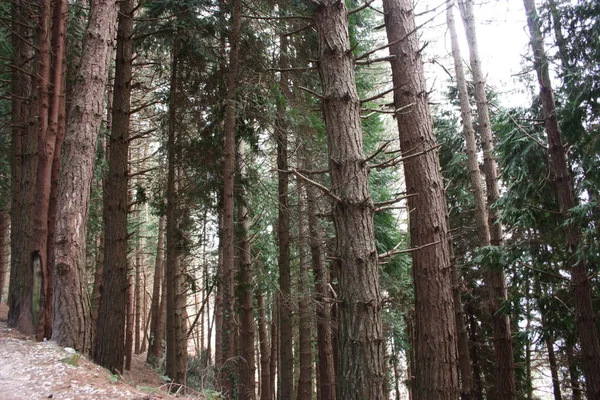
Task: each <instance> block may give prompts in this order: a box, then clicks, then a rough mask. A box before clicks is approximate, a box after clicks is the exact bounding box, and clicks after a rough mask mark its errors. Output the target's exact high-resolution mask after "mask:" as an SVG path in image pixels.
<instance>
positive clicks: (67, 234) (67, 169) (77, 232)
mask: <svg viewBox="0 0 600 400" xmlns="http://www.w3.org/2000/svg"><path fill="white" fill-rule="evenodd" d="M116 17H117V9H116V2H115V1H112V0H94V1H92V5H91V12H90V22H89V25H88V28H87V30H86V41H85V43H84V46H83V54H82V57H81V68H80V70H79V76H78V79H77V81H76V83H75V86H74V89H73V93H74V95H73V103H72V105H71V109H70V112H69V119H68V122H67V131H66V135H65V141H64V145H63V167H62V172H61V178H60V184H59V191H58V203H57V213H56V215H57V216H56V231H55V236H56V247H55V250H54V262H55V271H54V281H53V283H54V297H53V298H54V300H53V307H54V319H53V325H52V328H53V329H52V330H53V338H54V339H55V340H56V341H57V342H58V344H59V345H61V346H70V347H73V348H74V349H76V350H79V351H81V352H83V353H88V352H89V350H90V348H91V328H90V306H89V291H88V288H87V279H86V276H85V272H84V262H83V260H84V255H85V244H86V243H85V240H86V234H85V233H86V224H87V216H88V205H89V200H90V186H91V182H92V177H93V165H94V160H95V157H96V139H97V136H98V132H99V127H100V122H101V119H102V115H103V112H102V107H103V104H104V101H103V99H104V91H105V86H106V81H107V77H108V63H109V59H110V57H111V53H112V44H113V35H114V32H115V23H116Z"/></svg>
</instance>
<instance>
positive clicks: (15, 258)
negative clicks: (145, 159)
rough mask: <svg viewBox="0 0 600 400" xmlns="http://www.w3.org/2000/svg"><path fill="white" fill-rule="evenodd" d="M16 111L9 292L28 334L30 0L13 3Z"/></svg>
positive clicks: (33, 153)
mask: <svg viewBox="0 0 600 400" xmlns="http://www.w3.org/2000/svg"><path fill="white" fill-rule="evenodd" d="M11 12H12V21H13V22H12V38H11V41H12V46H13V64H14V65H15V67H16V68H13V72H12V88H11V91H12V93H13V96H12V113H11V114H12V115H11V125H12V127H13V129H12V133H11V145H12V148H11V185H12V186H11V192H12V196H11V240H10V245H11V250H10V253H11V259H10V260H11V264H10V271H11V273H10V282H9V292H8V304H9V312H8V325H9V326H11V327H14V328H17V329H18V330H19V331H21V332H23V333H28V334H33V333H34V329H33V328H34V325H33V310H32V296H31V293H32V283H33V274H32V272H33V271H32V270H31V269H30V268H29V263H30V254H29V243H30V241H31V236H32V232H31V227H32V226H33V204H34V192H35V179H36V178H35V177H36V171H37V167H36V166H37V140H36V137H37V135H36V132H35V130H33V129H31V127H30V126H29V120H30V117H31V116H30V107H29V105H30V102H29V101H28V100H26V99H29V98H31V96H32V86H33V84H32V78H31V76H32V74H31V73H30V72H31V70H32V63H31V62H30V60H31V59H32V58H33V47H31V46H30V44H29V43H28V42H27V40H26V39H25V38H28V37H31V35H32V33H31V32H32V29H30V28H29V27H28V26H29V23H30V22H31V20H32V19H33V16H32V15H31V13H30V12H29V7H28V6H27V2H26V1H23V0H13V1H12V11H11Z"/></svg>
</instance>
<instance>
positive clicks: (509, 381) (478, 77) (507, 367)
mask: <svg viewBox="0 0 600 400" xmlns="http://www.w3.org/2000/svg"><path fill="white" fill-rule="evenodd" d="M447 4H448V8H447V16H448V18H447V21H448V28H449V30H450V38H451V42H452V55H453V58H454V68H455V73H456V83H457V86H458V93H459V99H460V108H461V118H462V124H463V134H464V136H465V141H466V143H467V157H468V165H469V175H470V177H471V190H472V192H473V199H474V203H475V218H476V221H477V232H478V236H479V246H480V247H481V248H485V247H488V246H490V245H494V246H500V245H501V241H502V224H501V223H500V220H499V218H500V215H499V213H498V211H496V210H493V209H492V208H491V207H492V205H493V203H494V202H495V201H496V200H498V198H499V197H500V192H499V189H498V176H497V172H496V163H495V161H494V159H493V158H492V155H491V148H492V147H493V144H491V142H492V133H491V125H490V121H489V112H488V109H487V97H486V94H485V82H484V81H483V74H482V72H481V63H480V62H479V57H478V54H477V48H476V46H477V43H476V41H475V36H474V35H475V31H474V22H473V18H472V15H473V14H472V10H470V11H471V12H470V13H469V15H467V18H465V20H466V26H467V33H468V35H467V36H468V38H469V40H468V41H469V45H470V46H469V48H470V50H471V66H472V68H473V77H474V79H475V85H476V100H477V108H478V115H479V124H480V126H479V128H480V133H481V142H482V146H483V149H484V150H483V153H484V169H485V171H486V183H487V193H488V199H487V200H488V202H487V205H486V202H485V198H484V191H483V187H482V182H481V175H480V173H479V161H478V159H477V157H478V152H477V144H476V140H475V130H474V129H473V122H472V119H471V105H470V101H469V94H468V91H467V82H466V78H465V74H464V71H463V67H462V56H461V54H460V48H459V44H458V36H457V34H456V25H455V23H454V10H453V9H454V4H455V2H454V1H453V0H449V1H448V2H447ZM465 7H468V6H465ZM471 8H472V7H471ZM488 215H489V217H488ZM492 231H493V232H494V233H493V237H494V243H492V241H491V238H492ZM483 267H484V270H485V279H486V285H487V291H488V307H487V309H488V314H489V316H490V319H491V320H492V326H493V330H494V353H495V362H496V367H497V368H496V381H495V391H496V393H497V394H496V397H497V398H500V397H502V398H505V399H507V400H511V399H512V400H515V399H516V396H517V393H516V392H517V391H516V385H515V379H514V366H513V352H512V345H511V333H510V321H509V319H508V317H507V316H506V315H504V314H503V313H502V303H503V302H504V301H506V300H507V298H508V295H507V291H506V277H505V276H504V270H503V266H501V265H491V263H490V262H485V263H484V265H483ZM464 382H465V381H464V380H461V383H464ZM471 390H472V388H471ZM463 391H464V388H463Z"/></svg>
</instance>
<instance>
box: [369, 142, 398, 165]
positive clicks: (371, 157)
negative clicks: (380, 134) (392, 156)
mask: <svg viewBox="0 0 600 400" xmlns="http://www.w3.org/2000/svg"><path fill="white" fill-rule="evenodd" d="M393 141H394V140H386V141H385V142H383V144H382V145H381V146H379V148H378V149H377V150H375V153H373V154H371V155H370V156H369V157H367V158H366V159H365V161H364V162H366V163H367V162H369V161H371V160H372V159H374V158H375V157H377V155H378V154H379V153H381V152H382V151H383V150H384V149H385V148H386V147H387V146H388V145H389V144H390V143H392V142H393Z"/></svg>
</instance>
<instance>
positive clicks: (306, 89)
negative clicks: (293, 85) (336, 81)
mask: <svg viewBox="0 0 600 400" xmlns="http://www.w3.org/2000/svg"><path fill="white" fill-rule="evenodd" d="M298 88H300V89H302V90H304V91H305V92H308V93H310V94H312V95H313V96H315V97H317V98H319V99H321V100H325V99H326V97H325V96H323V95H322V94H319V93H317V92H315V91H313V90H310V89H309V88H307V87H304V86H298Z"/></svg>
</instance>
